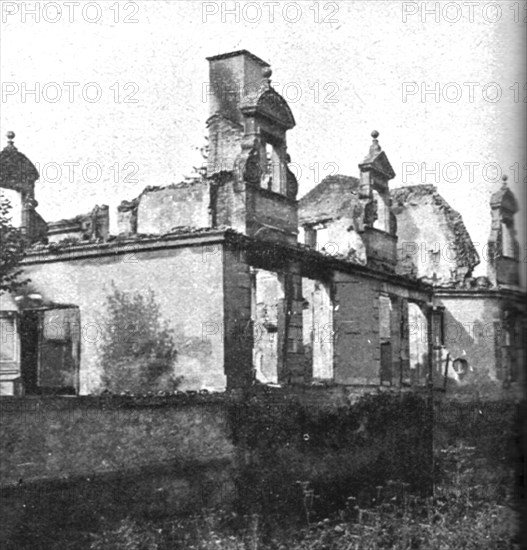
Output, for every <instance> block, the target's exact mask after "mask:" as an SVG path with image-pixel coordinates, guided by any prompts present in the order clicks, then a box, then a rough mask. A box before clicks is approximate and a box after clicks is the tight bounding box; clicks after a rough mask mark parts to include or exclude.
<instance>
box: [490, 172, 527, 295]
mask: <svg viewBox="0 0 527 550" xmlns="http://www.w3.org/2000/svg"><path fill="white" fill-rule="evenodd" d="M490 212H491V230H490V235H489V240H488V277H489V279H490V281H491V282H492V283H493V284H494V285H507V286H518V285H519V284H520V269H519V267H520V245H519V243H518V240H517V239H516V228H515V226H514V215H515V214H516V212H518V202H517V200H516V197H515V196H514V193H513V192H512V191H511V190H510V188H509V187H508V185H507V176H503V181H502V186H501V188H500V189H499V190H498V191H496V192H495V193H493V194H492V196H491V198H490Z"/></svg>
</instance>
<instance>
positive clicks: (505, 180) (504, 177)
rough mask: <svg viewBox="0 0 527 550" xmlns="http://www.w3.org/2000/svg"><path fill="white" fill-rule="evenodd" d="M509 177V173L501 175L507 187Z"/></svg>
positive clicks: (504, 185)
mask: <svg viewBox="0 0 527 550" xmlns="http://www.w3.org/2000/svg"><path fill="white" fill-rule="evenodd" d="M508 179H509V176H507V174H503V176H502V177H501V180H502V182H503V183H502V185H503V187H506V186H507V180H508Z"/></svg>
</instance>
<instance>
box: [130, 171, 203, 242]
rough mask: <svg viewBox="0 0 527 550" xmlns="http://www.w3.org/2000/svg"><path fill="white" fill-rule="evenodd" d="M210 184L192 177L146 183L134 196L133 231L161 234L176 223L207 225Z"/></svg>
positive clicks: (191, 225)
mask: <svg viewBox="0 0 527 550" xmlns="http://www.w3.org/2000/svg"><path fill="white" fill-rule="evenodd" d="M211 226H212V223H211V213H210V184H209V182H208V181H206V180H198V179H196V180H192V181H189V182H182V183H179V184H174V185H168V186H166V187H157V188H156V187H147V188H146V189H145V190H144V191H143V193H142V194H141V195H140V197H139V199H138V206H137V232H138V233H140V234H145V235H151V234H157V235H160V234H164V233H168V232H169V231H171V230H172V229H174V228H176V227H189V228H194V229H195V228H204V227H211Z"/></svg>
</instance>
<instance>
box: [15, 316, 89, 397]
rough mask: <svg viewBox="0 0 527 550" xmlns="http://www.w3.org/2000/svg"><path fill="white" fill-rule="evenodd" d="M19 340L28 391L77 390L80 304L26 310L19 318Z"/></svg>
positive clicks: (55, 391) (40, 392)
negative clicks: (78, 305)
mask: <svg viewBox="0 0 527 550" xmlns="http://www.w3.org/2000/svg"><path fill="white" fill-rule="evenodd" d="M20 343H21V350H20V352H21V353H20V366H21V370H22V383H23V385H24V391H25V393H26V394H67V395H74V394H76V393H78V389H79V380H78V378H79V359H80V318H79V310H78V309H77V308H74V307H62V308H61V307H57V308H53V309H38V310H26V311H24V312H23V313H22V315H21V320H20Z"/></svg>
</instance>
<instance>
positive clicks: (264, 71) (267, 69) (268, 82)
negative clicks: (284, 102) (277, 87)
mask: <svg viewBox="0 0 527 550" xmlns="http://www.w3.org/2000/svg"><path fill="white" fill-rule="evenodd" d="M272 74H273V70H272V69H271V67H264V68H263V69H262V76H263V77H264V78H265V82H264V84H263V87H264V88H265V89H267V90H268V89H269V88H270V87H271V76H272Z"/></svg>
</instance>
